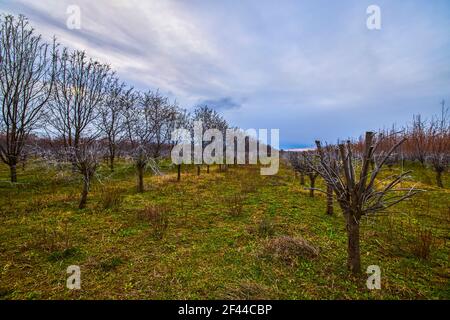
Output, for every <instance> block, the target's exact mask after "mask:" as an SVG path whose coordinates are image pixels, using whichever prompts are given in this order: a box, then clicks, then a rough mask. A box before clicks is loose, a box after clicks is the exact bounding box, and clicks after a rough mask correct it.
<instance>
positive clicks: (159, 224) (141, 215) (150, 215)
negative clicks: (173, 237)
mask: <svg viewBox="0 0 450 320" xmlns="http://www.w3.org/2000/svg"><path fill="white" fill-rule="evenodd" d="M138 219H140V220H142V221H145V222H147V223H149V224H150V226H151V227H152V231H153V236H154V237H155V238H156V239H162V238H163V236H164V234H165V232H166V230H167V227H168V226H169V219H168V216H167V208H165V207H161V206H148V207H145V208H144V209H142V210H140V211H139V212H138Z"/></svg>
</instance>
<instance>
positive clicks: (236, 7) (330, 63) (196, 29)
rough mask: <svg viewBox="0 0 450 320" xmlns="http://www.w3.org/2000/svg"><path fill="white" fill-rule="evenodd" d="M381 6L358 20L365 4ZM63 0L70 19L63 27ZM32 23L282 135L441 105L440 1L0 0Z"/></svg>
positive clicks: (137, 76) (444, 51) (448, 54)
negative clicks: (77, 18) (373, 25)
mask: <svg viewBox="0 0 450 320" xmlns="http://www.w3.org/2000/svg"><path fill="white" fill-rule="evenodd" d="M371 4H376V5H378V6H379V7H380V9H381V30H368V29H367V27H366V20H367V17H368V15H367V14H366V9H367V7H368V6H369V5H371ZM69 5H78V6H79V8H80V10H81V29H80V30H70V29H68V28H67V26H66V21H67V19H68V17H69V15H68V14H67V8H68V6H69ZM0 10H1V11H3V12H8V13H23V14H25V15H26V16H27V17H28V18H29V19H30V20H31V22H32V24H33V26H35V28H36V29H37V31H38V32H40V33H42V34H43V35H44V37H46V38H50V37H52V36H53V35H56V36H57V38H58V40H59V42H60V43H61V44H62V45H64V46H68V47H71V48H74V49H75V48H76V49H83V50H86V51H87V52H88V54H89V55H90V56H92V57H94V58H96V59H99V60H101V61H102V62H106V63H110V64H111V65H112V67H113V68H114V69H115V70H116V71H117V73H118V75H119V76H120V77H121V78H122V80H123V81H126V82H127V83H128V84H130V85H133V86H135V87H136V88H139V89H142V90H145V89H157V88H159V89H160V91H161V92H163V93H165V94H167V95H169V96H170V97H172V98H176V99H177V101H178V102H179V104H180V105H181V106H183V107H185V108H187V109H191V108H192V107H193V106H195V105H197V104H200V103H207V104H209V105H210V106H212V107H214V108H216V109H218V110H220V111H221V112H222V113H223V114H224V116H225V117H226V118H227V120H229V122H230V123H232V124H233V125H235V126H239V127H241V128H279V129H280V140H281V146H282V147H284V148H289V147H290V148H293V147H300V146H307V145H311V144H312V142H313V141H314V139H317V138H319V139H323V140H327V141H331V142H334V141H335V140H336V139H337V138H346V137H356V136H359V135H360V134H361V133H363V132H364V131H366V130H367V129H375V130H376V129H378V128H380V127H383V126H385V127H389V126H391V124H392V123H394V122H395V123H397V124H399V125H401V124H404V123H406V122H408V121H409V120H410V119H411V118H412V115H413V114H416V113H421V114H423V115H425V116H431V115H432V114H435V113H438V112H439V110H440V101H442V99H445V100H447V101H448V104H447V105H450V1H448V0H442V1H439V0H430V1H425V0H422V1H409V0H404V1H394V0H391V1H380V0H370V1H365V0H355V1H350V0H342V1H329V0H314V1H313V0H309V1H301V0H292V1H287V0H286V1H285V0H280V1H274V0H271V1H269V0H267V1H265V0H240V1H237V0H230V1H219V0H95V1H94V0H69V1H66V0H39V1H36V0H17V1H13V0H1V2H0Z"/></svg>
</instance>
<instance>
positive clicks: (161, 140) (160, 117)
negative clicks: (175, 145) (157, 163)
mask: <svg viewBox="0 0 450 320" xmlns="http://www.w3.org/2000/svg"><path fill="white" fill-rule="evenodd" d="M141 105H142V108H143V109H144V110H145V112H146V113H147V115H148V119H149V128H150V129H151V135H150V136H149V141H148V144H149V147H150V152H151V157H152V158H153V159H157V158H159V157H160V156H161V152H162V149H163V148H164V147H167V145H168V144H169V143H170V136H171V133H172V131H173V129H174V126H175V121H176V116H177V110H178V108H177V106H176V103H173V104H171V103H170V102H169V99H168V98H167V97H164V96H162V95H161V94H160V93H159V91H156V92H153V91H147V92H145V93H144V94H142V96H141Z"/></svg>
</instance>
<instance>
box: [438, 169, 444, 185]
mask: <svg viewBox="0 0 450 320" xmlns="http://www.w3.org/2000/svg"><path fill="white" fill-rule="evenodd" d="M436 183H437V186H438V187H439V188H443V187H444V184H443V183H442V171H440V170H438V171H436Z"/></svg>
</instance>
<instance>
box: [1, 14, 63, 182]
mask: <svg viewBox="0 0 450 320" xmlns="http://www.w3.org/2000/svg"><path fill="white" fill-rule="evenodd" d="M0 39H1V40H0V41H1V45H0V99H1V103H2V105H1V108H2V109H1V110H2V112H1V119H0V120H1V125H0V129H1V131H2V132H0V133H3V134H4V139H1V140H0V159H1V160H2V161H3V162H4V163H5V164H7V165H8V166H9V168H10V176H11V182H17V168H16V166H17V164H18V162H19V161H20V159H21V156H22V151H23V148H24V145H25V142H26V140H27V138H28V135H29V134H30V132H31V131H32V130H33V129H34V128H35V125H36V123H37V122H38V121H39V119H40V117H41V115H42V111H43V108H44V106H45V104H46V103H47V101H48V100H49V98H50V95H51V92H52V86H53V83H54V77H55V54H56V44H55V42H54V43H53V47H51V48H49V45H48V44H46V43H44V42H43V41H42V39H41V36H40V35H36V34H35V32H34V29H33V28H31V27H30V25H29V23H28V20H27V19H26V18H25V17H23V16H19V17H17V18H15V17H14V16H11V15H6V16H2V21H1V27H0Z"/></svg>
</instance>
